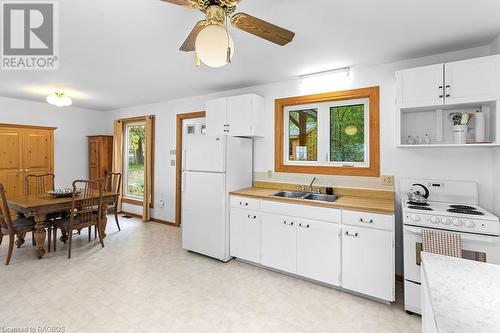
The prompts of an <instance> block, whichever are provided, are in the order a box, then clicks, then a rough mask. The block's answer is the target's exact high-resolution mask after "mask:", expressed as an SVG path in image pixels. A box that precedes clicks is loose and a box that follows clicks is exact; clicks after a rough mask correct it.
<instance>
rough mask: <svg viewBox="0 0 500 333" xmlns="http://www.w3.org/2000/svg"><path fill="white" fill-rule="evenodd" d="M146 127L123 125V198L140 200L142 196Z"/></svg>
mask: <svg viewBox="0 0 500 333" xmlns="http://www.w3.org/2000/svg"><path fill="white" fill-rule="evenodd" d="M145 134H146V125H145V124H144V123H128V124H126V125H125V154H124V156H125V163H124V164H125V165H124V169H125V170H124V171H125V172H124V174H125V177H124V178H125V179H124V180H125V181H124V184H125V188H124V190H125V197H130V198H133V199H138V200H142V199H143V196H144V161H145V146H146V140H145Z"/></svg>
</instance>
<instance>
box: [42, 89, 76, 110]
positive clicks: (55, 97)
mask: <svg viewBox="0 0 500 333" xmlns="http://www.w3.org/2000/svg"><path fill="white" fill-rule="evenodd" d="M47 103H49V104H51V105H55V106H58V107H62V106H70V105H71V103H73V101H72V100H71V98H70V97H68V96H66V95H64V93H63V92H61V91H56V92H54V93H53V94H50V95H49V96H47Z"/></svg>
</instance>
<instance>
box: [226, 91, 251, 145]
mask: <svg viewBox="0 0 500 333" xmlns="http://www.w3.org/2000/svg"><path fill="white" fill-rule="evenodd" d="M227 119H228V122H227V123H228V124H229V128H228V129H229V134H230V135H232V136H250V135H252V95H241V96H233V97H229V98H228V101H227Z"/></svg>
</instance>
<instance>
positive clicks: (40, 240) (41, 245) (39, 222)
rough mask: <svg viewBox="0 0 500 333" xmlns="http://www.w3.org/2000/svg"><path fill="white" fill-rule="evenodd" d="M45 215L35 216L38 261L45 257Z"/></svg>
mask: <svg viewBox="0 0 500 333" xmlns="http://www.w3.org/2000/svg"><path fill="white" fill-rule="evenodd" d="M46 221H47V215H46V214H41V215H37V216H35V222H36V224H35V241H36V256H37V257H38V259H42V257H43V256H44V255H45V237H46V236H47V232H46V231H45V228H46V223H45V222H46Z"/></svg>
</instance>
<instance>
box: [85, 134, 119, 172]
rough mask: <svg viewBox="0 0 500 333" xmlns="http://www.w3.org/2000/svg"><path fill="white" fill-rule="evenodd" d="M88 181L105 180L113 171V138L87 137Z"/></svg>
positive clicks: (108, 136)
mask: <svg viewBox="0 0 500 333" xmlns="http://www.w3.org/2000/svg"><path fill="white" fill-rule="evenodd" d="M88 140H89V179H97V178H101V179H103V178H105V177H106V176H107V175H108V173H111V172H112V171H113V169H112V165H113V136H112V135H94V136H89V137H88Z"/></svg>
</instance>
